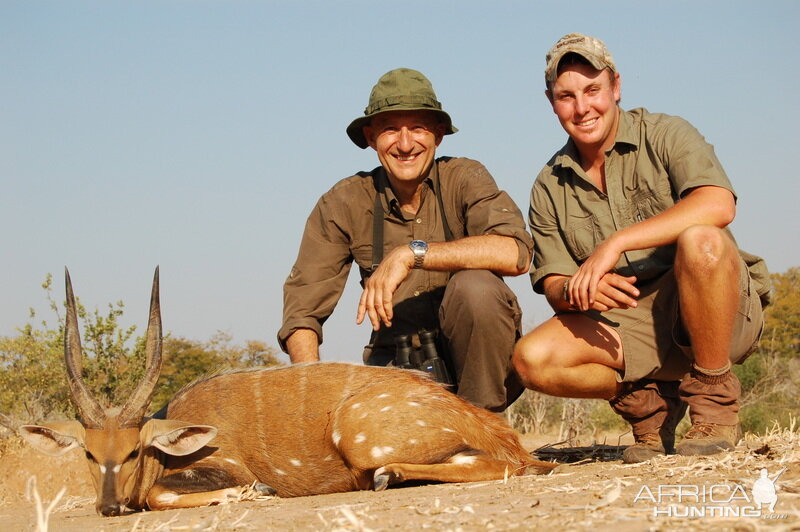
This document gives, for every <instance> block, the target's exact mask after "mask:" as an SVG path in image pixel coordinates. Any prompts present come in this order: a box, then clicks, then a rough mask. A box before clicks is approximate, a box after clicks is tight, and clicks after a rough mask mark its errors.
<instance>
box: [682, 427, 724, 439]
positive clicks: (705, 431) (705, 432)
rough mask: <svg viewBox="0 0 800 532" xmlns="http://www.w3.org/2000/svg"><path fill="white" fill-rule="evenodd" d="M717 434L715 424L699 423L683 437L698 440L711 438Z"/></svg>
mask: <svg viewBox="0 0 800 532" xmlns="http://www.w3.org/2000/svg"><path fill="white" fill-rule="evenodd" d="M715 433H716V425H714V424H713V423H697V424H694V425H692V428H691V429H689V431H688V432H687V433H686V434H685V435H684V436H683V438H684V439H686V440H692V439H697V438H709V437H711V436H714V435H715Z"/></svg>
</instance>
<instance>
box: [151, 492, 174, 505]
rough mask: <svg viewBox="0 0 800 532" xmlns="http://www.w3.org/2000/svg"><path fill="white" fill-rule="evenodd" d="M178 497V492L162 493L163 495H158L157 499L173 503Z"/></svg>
mask: <svg viewBox="0 0 800 532" xmlns="http://www.w3.org/2000/svg"><path fill="white" fill-rule="evenodd" d="M177 498H178V494H177V493H162V494H161V495H159V496H158V497H156V500H157V501H158V502H161V503H171V502H172V501H174V500H175V499H177Z"/></svg>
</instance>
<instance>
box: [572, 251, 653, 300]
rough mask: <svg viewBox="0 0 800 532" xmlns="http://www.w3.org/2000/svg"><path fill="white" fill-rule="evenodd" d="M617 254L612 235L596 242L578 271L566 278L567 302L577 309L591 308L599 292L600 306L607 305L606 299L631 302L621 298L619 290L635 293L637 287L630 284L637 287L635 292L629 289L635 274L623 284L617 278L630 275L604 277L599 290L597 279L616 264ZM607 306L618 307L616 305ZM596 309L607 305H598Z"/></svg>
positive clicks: (619, 252)
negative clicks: (612, 277)
mask: <svg viewBox="0 0 800 532" xmlns="http://www.w3.org/2000/svg"><path fill="white" fill-rule="evenodd" d="M620 255H622V251H620V250H619V249H617V248H616V246H615V245H614V240H613V237H612V238H609V239H608V240H606V241H605V242H603V243H602V244H600V245H599V246H597V248H596V249H595V250H594V252H593V253H592V254H591V255H590V256H589V258H588V259H586V260H585V261H584V263H583V264H581V265H580V267H579V268H578V271H577V272H576V273H575V275H573V276H572V278H571V279H570V281H569V288H568V291H567V293H568V294H569V301H570V303H571V304H572V305H574V306H575V307H577V308H578V310H581V311H583V312H586V311H587V310H589V309H592V308H594V305H595V302H596V301H597V298H598V296H599V295H601V294H602V295H601V305H602V306H608V304H609V303H624V304H625V305H626V306H631V305H630V304H629V303H628V302H626V301H625V299H626V298H623V299H622V300H620V299H619V297H620V296H619V293H618V292H619V290H620V289H624V290H625V291H626V292H628V293H629V294H631V295H634V296H638V295H639V291H638V290H636V289H635V288H633V289H634V290H636V292H635V293H633V292H630V291H629V289H630V288H632V282H635V277H634V278H633V279H634V281H625V282H624V283H623V284H628V285H630V286H627V287H625V286H621V285H620V282H619V279H630V278H625V277H620V276H619V275H616V274H614V275H616V278H615V279H613V281H612V280H611V278H609V280H608V281H611V282H608V281H607V282H606V283H605V284H604V286H603V288H602V292H599V291H600V280H601V279H603V277H604V276H605V275H606V274H608V273H609V272H611V270H612V269H613V268H614V266H616V265H617V262H618V261H619V257H620ZM627 299H630V298H627ZM609 308H618V305H617V306H612V307H609ZM595 310H608V309H607V308H606V309H600V308H597V309H595Z"/></svg>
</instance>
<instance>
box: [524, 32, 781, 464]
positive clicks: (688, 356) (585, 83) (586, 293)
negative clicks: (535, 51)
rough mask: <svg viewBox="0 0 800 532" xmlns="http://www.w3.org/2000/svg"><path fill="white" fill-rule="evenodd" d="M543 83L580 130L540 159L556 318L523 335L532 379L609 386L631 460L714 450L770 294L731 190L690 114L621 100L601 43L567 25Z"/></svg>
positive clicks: (580, 388) (586, 390)
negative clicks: (739, 233) (735, 231)
mask: <svg viewBox="0 0 800 532" xmlns="http://www.w3.org/2000/svg"><path fill="white" fill-rule="evenodd" d="M545 61H546V65H547V66H546V69H545V84H546V87H547V89H546V95H547V98H548V100H549V102H550V105H551V106H552V108H553V112H554V113H555V114H556V116H557V117H558V120H559V122H560V123H561V126H562V127H563V128H564V130H565V131H566V133H567V135H568V136H569V138H568V140H567V143H566V144H565V145H564V147H563V148H562V149H561V150H559V151H558V152H557V153H556V154H555V155H554V156H553V157H552V158H551V159H550V161H548V163H547V164H546V165H545V167H544V169H543V170H542V171H541V172H540V173H539V175H538V177H537V178H536V182H535V183H534V185H533V189H532V191H531V203H530V210H529V222H530V226H531V231H532V233H533V237H534V240H535V243H536V244H535V248H534V249H535V253H534V260H533V264H534V270H533V272H532V273H531V280H532V282H533V287H534V290H536V291H537V292H539V293H543V294H544V295H545V296H546V297H547V300H548V302H549V303H550V305H551V306H552V307H553V310H554V311H555V312H556V314H555V316H553V317H552V318H551V319H549V320H547V321H546V322H544V323H543V324H541V325H540V326H539V327H537V328H536V329H534V330H533V331H532V332H530V333H529V334H527V335H526V336H525V337H524V338H522V339H521V340H520V342H519V343H518V344H517V346H516V349H515V353H514V365H515V367H516V368H517V370H518V371H519V373H520V376H521V377H522V379H523V381H524V382H525V384H526V385H527V386H528V387H530V388H533V389H536V390H538V391H541V392H545V393H549V394H551V395H558V396H562V397H582V398H602V399H608V400H609V402H610V404H611V407H612V408H613V409H614V411H615V412H617V413H618V414H619V415H621V416H622V417H623V418H624V419H625V420H627V421H628V422H630V424H631V427H632V432H633V436H634V439H635V444H634V445H632V446H630V447H628V448H627V449H625V451H624V452H623V460H624V461H625V462H641V461H644V460H647V459H649V458H651V457H653V456H656V455H658V454H664V453H665V452H669V451H670V450H671V448H672V446H673V443H674V439H675V427H676V425H677V423H678V422H679V421H680V419H681V417H682V416H683V415H684V413H685V411H686V407H687V405H688V408H689V414H690V418H691V421H692V427H691V429H690V430H689V431H688V432H687V433H686V434H685V435H684V437H683V440H682V441H681V442H680V443H679V444H678V445H677V446H676V448H675V450H676V451H677V453H678V454H682V455H707V454H714V453H718V452H721V451H725V450H732V449H733V447H734V445H735V444H736V442H737V440H738V434H737V432H738V411H739V404H738V399H739V395H740V392H741V388H740V385H739V381H738V380H737V378H736V375H735V374H734V373H733V372H732V371H731V364H736V363H741V362H742V361H744V359H745V358H746V357H747V356H748V355H749V354H750V353H751V352H752V351H753V350H754V349H755V348H756V346H757V343H758V339H759V336H760V334H761V330H762V325H763V312H762V308H763V306H765V305H766V304H767V303H768V302H769V293H770V285H769V274H768V272H767V269H766V266H765V264H764V261H763V260H762V259H760V258H759V257H756V256H754V255H750V254H748V253H745V252H744V251H740V250H739V249H737V246H736V242H735V241H734V239H733V236H732V234H731V233H730V231H729V230H728V229H727V226H728V224H729V223H730V222H731V221H732V220H733V218H734V215H735V212H736V195H735V193H734V191H733V187H732V185H731V183H730V181H729V179H728V177H727V175H726V174H725V171H724V170H723V168H722V165H721V164H720V162H719V160H718V159H717V156H716V155H715V154H714V149H713V147H712V146H711V145H710V144H708V143H707V142H706V141H705V139H704V138H703V137H702V136H701V135H700V133H699V132H698V131H697V130H696V129H695V128H694V127H692V126H691V125H690V124H689V123H688V122H687V121H686V120H683V119H682V118H680V117H677V116H669V115H665V114H655V113H649V112H648V111H647V110H646V109H642V108H639V109H633V110H631V111H624V110H622V109H621V108H620V106H619V101H620V98H621V81H620V75H619V73H618V72H617V69H616V66H615V64H614V59H613V58H612V56H611V53H609V51H608V49H607V48H606V46H605V44H604V43H603V42H602V41H600V40H599V39H596V38H594V37H590V36H587V35H581V34H577V33H572V34H568V35H565V36H564V37H562V38H561V39H559V41H558V42H557V43H556V44H555V45H554V46H553V47H552V48H551V49H550V51H549V52H548V54H547V56H546V60H545Z"/></svg>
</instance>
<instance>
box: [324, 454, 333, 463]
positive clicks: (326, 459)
mask: <svg viewBox="0 0 800 532" xmlns="http://www.w3.org/2000/svg"><path fill="white" fill-rule="evenodd" d="M323 460H324V461H325V462H330V461H331V460H333V455H332V454H329V455H328V456H326V457H325V458H323Z"/></svg>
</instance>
